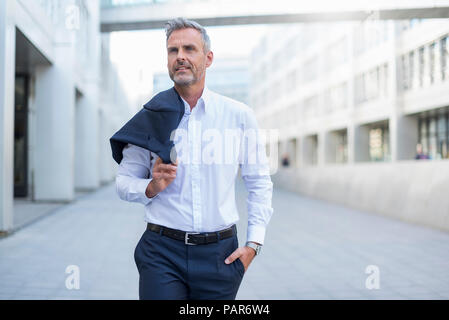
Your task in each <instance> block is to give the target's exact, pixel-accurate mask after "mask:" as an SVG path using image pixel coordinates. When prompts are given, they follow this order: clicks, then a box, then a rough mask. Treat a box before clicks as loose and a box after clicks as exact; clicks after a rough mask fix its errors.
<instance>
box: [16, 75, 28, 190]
mask: <svg viewBox="0 0 449 320" xmlns="http://www.w3.org/2000/svg"><path fill="white" fill-rule="evenodd" d="M26 86H27V80H26V78H25V77H23V76H17V77H16V80H15V103H14V104H15V113H14V196H15V197H26V196H27V188H28V182H27V173H28V169H27V157H28V156H27V134H28V131H27V129H28V128H27V126H28V112H27V99H28V96H27V94H28V93H27V88H26Z"/></svg>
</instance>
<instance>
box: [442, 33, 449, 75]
mask: <svg viewBox="0 0 449 320" xmlns="http://www.w3.org/2000/svg"><path fill="white" fill-rule="evenodd" d="M447 39H448V37H447V36H446V37H444V38H443V39H441V42H440V60H441V62H440V68H441V80H443V81H445V80H447V78H448V76H449V74H448V70H447V65H448V56H449V55H448V48H447V45H448V43H447Z"/></svg>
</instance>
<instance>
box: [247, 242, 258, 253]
mask: <svg viewBox="0 0 449 320" xmlns="http://www.w3.org/2000/svg"><path fill="white" fill-rule="evenodd" d="M246 246H247V247H250V248H253V249H254V250H255V251H256V256H257V255H259V254H260V251H262V246H261V245H259V244H255V243H254V242H249V241H248V242H247V243H246Z"/></svg>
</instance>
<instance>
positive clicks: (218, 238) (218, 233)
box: [215, 231, 221, 242]
mask: <svg viewBox="0 0 449 320" xmlns="http://www.w3.org/2000/svg"><path fill="white" fill-rule="evenodd" d="M215 234H216V235H217V242H219V241H221V237H220V232H219V231H217V232H215Z"/></svg>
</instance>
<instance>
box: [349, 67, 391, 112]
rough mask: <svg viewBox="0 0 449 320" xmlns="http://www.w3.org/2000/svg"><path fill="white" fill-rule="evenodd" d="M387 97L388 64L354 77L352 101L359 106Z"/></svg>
mask: <svg viewBox="0 0 449 320" xmlns="http://www.w3.org/2000/svg"><path fill="white" fill-rule="evenodd" d="M387 95H388V64H387V63H385V64H383V65H380V66H377V67H375V68H373V69H371V70H368V71H366V72H363V73H361V74H359V75H357V76H356V77H355V81H354V101H355V104H361V103H364V102H367V101H370V100H375V99H379V98H381V97H386V96H387Z"/></svg>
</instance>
